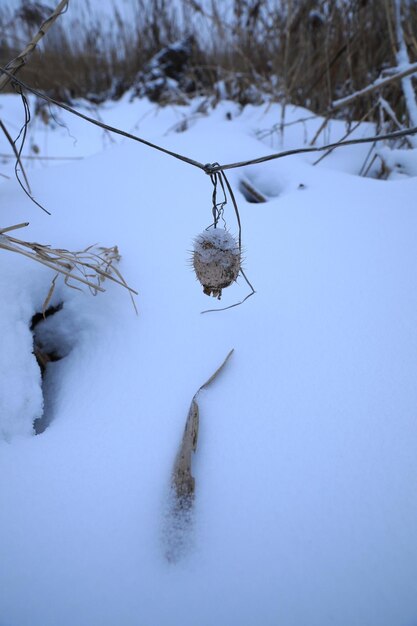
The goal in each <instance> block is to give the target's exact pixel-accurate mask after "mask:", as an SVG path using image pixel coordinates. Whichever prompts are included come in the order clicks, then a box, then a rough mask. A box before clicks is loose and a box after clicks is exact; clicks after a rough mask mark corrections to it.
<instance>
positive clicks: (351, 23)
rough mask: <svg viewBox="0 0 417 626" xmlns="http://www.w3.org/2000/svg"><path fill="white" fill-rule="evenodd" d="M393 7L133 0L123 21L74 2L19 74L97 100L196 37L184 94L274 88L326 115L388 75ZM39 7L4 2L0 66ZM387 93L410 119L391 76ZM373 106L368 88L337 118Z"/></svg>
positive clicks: (63, 93) (413, 16) (411, 13)
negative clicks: (166, 51)
mask: <svg viewBox="0 0 417 626" xmlns="http://www.w3.org/2000/svg"><path fill="white" fill-rule="evenodd" d="M397 4H398V3H397V2H396V0H344V1H343V0H341V1H340V2H332V1H330V0H277V1H275V2H271V1H270V0H234V2H233V3H224V2H220V1H219V0H217V1H216V0H213V1H212V2H210V3H207V2H206V3H204V2H201V1H200V0H182V2H181V3H179V4H178V5H175V6H174V4H173V3H172V2H168V1H167V0H131V5H130V18H129V20H127V19H126V18H125V17H124V16H122V15H121V13H120V11H119V10H118V8H117V5H116V4H115V5H114V7H113V11H112V14H107V15H106V17H105V18H103V17H102V16H101V17H100V16H95V17H94V15H92V14H88V7H89V4H88V3H86V5H85V7H84V9H83V10H84V11H85V13H84V14H83V13H81V14H78V13H77V15H75V14H73V13H72V11H71V6H70V8H69V10H68V11H67V14H66V15H65V16H63V17H62V18H61V20H60V21H59V22H57V23H56V24H55V26H54V28H53V29H51V32H50V33H49V34H48V37H47V38H45V41H44V42H43V43H42V45H41V46H40V47H39V49H37V50H36V51H35V53H34V58H33V62H32V63H31V64H29V65H28V66H27V67H25V68H24V69H23V70H22V72H21V74H20V76H21V78H22V79H23V80H24V81H26V82H28V83H29V84H31V85H32V86H34V87H35V88H39V89H41V90H44V91H46V92H47V93H48V94H49V95H51V96H53V97H55V98H57V99H59V100H64V101H69V100H71V99H73V98H81V97H82V98H86V99H88V100H90V101H92V102H101V101H103V100H105V99H106V98H109V97H111V98H118V97H120V96H121V95H122V94H123V93H125V92H126V91H128V90H130V89H132V88H135V87H137V85H138V81H139V82H140V76H141V72H143V71H144V70H145V69H146V68H147V67H148V68H149V62H150V60H151V59H152V58H153V57H154V56H155V55H157V54H158V53H160V51H161V49H163V48H165V47H166V46H168V45H169V44H172V43H173V42H176V41H178V40H185V39H187V40H188V41H190V40H192V41H193V42H194V44H193V46H191V47H190V51H189V58H188V60H187V64H186V67H185V68H184V73H185V77H184V76H183V77H182V83H181V86H182V90H183V91H184V92H185V94H186V96H190V95H194V94H206V95H207V94H208V95H212V96H215V97H224V96H227V97H231V98H232V99H234V100H237V101H239V102H240V103H241V104H246V103H248V102H256V101H259V99H262V98H263V97H265V94H269V97H271V98H272V99H277V100H279V101H281V102H284V103H290V102H291V103H292V104H298V105H303V106H306V107H308V108H310V109H311V110H312V111H314V112H316V113H319V114H324V113H326V112H328V111H329V109H330V108H331V105H332V103H334V102H335V101H337V100H340V99H342V98H344V97H345V96H349V95H350V94H352V93H354V92H356V91H358V90H362V89H364V88H366V87H367V86H368V85H369V84H370V83H372V82H373V81H375V80H378V79H380V78H384V77H387V76H389V75H390V73H392V70H393V68H395V67H396V66H397V65H398V59H397V53H398V50H397V41H396V32H397V26H396V11H397V9H396V5H397ZM42 7H43V5H41V4H40V3H33V2H28V1H25V2H23V1H22V4H21V6H20V7H19V8H18V9H17V10H16V11H14V12H13V11H12V10H11V9H10V8H9V7H7V6H5V7H2V8H1V9H0V64H1V65H2V66H4V64H5V63H7V62H8V61H10V59H14V58H15V57H16V54H17V53H18V52H19V51H20V50H21V47H22V41H23V42H25V41H28V40H30V38H31V33H32V32H33V28H34V24H35V23H37V24H39V20H40V19H42V18H43V17H44V15H43V14H42V15H41V13H42ZM207 7H209V8H207ZM227 7H230V10H229V11H228V13H227ZM43 9H45V7H43ZM401 11H402V17H403V30H404V44H405V49H406V51H407V54H408V58H409V60H410V62H411V63H412V62H413V61H415V60H416V58H417V40H416V37H415V33H416V30H417V4H416V3H412V2H402V7H401ZM74 33H76V36H75V35H74ZM384 98H385V99H386V100H387V101H389V102H390V105H391V107H392V109H393V111H394V112H395V115H396V117H397V119H398V120H400V121H402V120H404V118H405V117H407V115H408V111H407V106H406V102H405V100H404V94H403V91H402V89H401V84H400V82H399V81H394V82H390V83H389V84H387V86H386V88H385V89H384ZM161 99H162V102H163V98H161ZM179 101H181V98H180V97H179ZM374 102H375V97H374V94H373V93H365V94H364V95H363V97H361V98H355V99H353V100H352V101H351V102H348V103H346V106H344V107H343V109H342V112H341V114H342V115H343V116H344V117H346V116H348V118H350V119H360V118H362V117H363V116H364V115H365V114H367V113H368V112H369V111H370V110H371V108H372V106H373V104H374ZM378 115H379V113H378V111H377V110H373V111H372V113H371V115H370V119H373V120H375V121H376V120H377V119H378Z"/></svg>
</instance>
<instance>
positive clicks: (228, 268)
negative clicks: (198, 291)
mask: <svg viewBox="0 0 417 626" xmlns="http://www.w3.org/2000/svg"><path fill="white" fill-rule="evenodd" d="M240 264H241V253H240V248H239V245H238V242H237V241H236V239H235V238H234V237H233V236H232V235H231V234H230V233H228V232H227V230H225V229H224V228H212V229H210V230H205V231H203V232H202V233H200V234H199V235H198V236H197V238H196V240H195V242H194V252H193V266H194V271H195V273H196V276H197V279H198V281H199V282H200V283H201V285H202V286H203V291H204V293H205V294H206V295H207V296H213V297H214V298H218V299H219V300H220V298H221V295H222V289H225V288H226V287H230V285H231V284H232V283H234V282H235V281H236V279H237V277H238V275H239V271H240Z"/></svg>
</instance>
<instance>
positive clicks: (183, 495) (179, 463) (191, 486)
mask: <svg viewBox="0 0 417 626" xmlns="http://www.w3.org/2000/svg"><path fill="white" fill-rule="evenodd" d="M232 354H233V349H232V350H230V352H229V354H228V355H227V356H226V358H225V359H224V361H223V363H222V364H221V365H220V366H219V367H218V368H217V369H216V371H215V372H214V373H213V374H212V375H211V376H210V378H209V379H208V380H206V382H205V383H204V384H203V385H201V387H199V389H198V390H197V391H196V393H195V394H194V396H193V398H192V400H191V404H190V409H189V411H188V415H187V421H186V423H185V429H184V434H183V437H182V441H181V445H180V449H179V451H178V454H177V458H176V460H175V464H174V469H173V471H172V487H173V489H174V493H175V497H176V505H177V507H178V509H179V510H182V509H187V508H190V506H191V505H192V501H193V499H194V492H195V479H194V476H193V475H192V471H191V465H192V455H193V453H194V452H195V451H196V449H197V441H198V427H199V408H198V403H197V398H198V395H199V393H200V391H202V390H203V389H207V387H208V386H209V385H210V384H211V383H212V382H213V381H214V380H215V379H216V378H217V376H218V375H219V374H220V372H221V371H222V369H223V368H224V366H225V365H226V363H227V362H228V360H229V359H230V357H231V356H232Z"/></svg>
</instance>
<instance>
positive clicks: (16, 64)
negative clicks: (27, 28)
mask: <svg viewBox="0 0 417 626" xmlns="http://www.w3.org/2000/svg"><path fill="white" fill-rule="evenodd" d="M68 2H69V0H61V2H59V4H58V6H57V7H56V9H55V11H54V12H53V13H51V15H50V16H49V17H48V18H47V19H46V20H45V21H44V22H43V23H42V24H41V26H40V28H39V30H38V32H37V33H36V35H35V36H34V37H33V39H32V41H30V42H29V43H28V44H27V46H26V47H25V48H24V50H22V52H20V53H19V54H18V55H17V57H15V58H14V59H13V60H12V61H10V62H9V63H8V64H7V70H8V71H9V72H10V74H12V75H14V74H16V72H17V71H19V69H20V68H21V67H22V66H23V65H25V63H26V61H27V58H28V56H29V55H30V54H31V53H32V52H33V51H34V49H35V48H36V46H37V45H38V43H39V41H40V40H41V39H42V37H43V36H44V35H46V33H47V32H48V30H49V29H50V28H51V26H52V25H53V24H54V22H55V20H56V19H57V18H58V17H59V16H60V15H62V14H63V13H64V12H65V11H66V10H67V8H68ZM9 81H10V76H8V75H7V74H3V76H0V91H1V90H2V89H4V87H5V86H6V85H7V83H8V82H9Z"/></svg>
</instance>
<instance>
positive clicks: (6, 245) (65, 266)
mask: <svg viewBox="0 0 417 626" xmlns="http://www.w3.org/2000/svg"><path fill="white" fill-rule="evenodd" d="M26 226H28V224H27V223H23V224H15V225H13V226H8V227H7V228H2V229H0V249H3V250H7V251H9V252H15V253H17V254H20V255H22V256H25V257H27V258H29V259H31V260H32V261H36V262H38V263H41V264H42V265H45V266H46V267H49V268H50V269H52V270H53V271H54V272H56V274H57V275H59V274H62V275H63V276H64V279H65V283H66V284H67V285H68V286H69V287H73V288H77V287H76V285H79V286H82V285H85V286H87V287H88V288H89V289H90V291H91V292H92V293H93V294H96V293H97V292H99V291H105V289H104V287H103V282H104V281H105V279H108V280H111V281H112V282H114V283H117V284H118V285H120V286H122V287H124V288H125V289H127V290H128V292H129V293H130V294H131V295H133V294H135V295H137V292H136V291H135V290H134V289H132V288H131V287H129V286H128V284H127V283H126V281H125V280H124V278H123V276H122V274H121V273H120V271H119V270H118V269H117V267H116V265H117V263H118V261H120V254H119V250H118V248H117V246H113V247H112V248H104V247H97V246H89V247H88V248H85V249H84V250H79V251H76V252H72V251H69V250H65V249H62V248H52V247H51V246H48V245H44V244H40V243H35V242H29V241H23V240H22V239H16V238H15V237H12V236H11V235H10V234H9V233H10V232H11V231H13V230H16V229H19V228H24V227H26ZM55 280H56V277H55V278H54V279H53V281H52V285H51V289H50V291H49V294H48V296H47V298H46V300H45V304H44V308H45V309H46V308H47V306H48V304H49V301H50V298H51V296H52V292H53V288H54V286H55ZM74 283H75V284H74ZM132 301H133V299H132ZM133 304H134V301H133Z"/></svg>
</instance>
